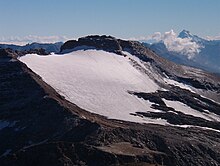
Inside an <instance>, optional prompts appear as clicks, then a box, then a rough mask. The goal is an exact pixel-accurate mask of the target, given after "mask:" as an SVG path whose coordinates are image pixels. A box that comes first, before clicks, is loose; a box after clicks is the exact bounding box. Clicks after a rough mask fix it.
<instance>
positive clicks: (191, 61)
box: [143, 30, 220, 74]
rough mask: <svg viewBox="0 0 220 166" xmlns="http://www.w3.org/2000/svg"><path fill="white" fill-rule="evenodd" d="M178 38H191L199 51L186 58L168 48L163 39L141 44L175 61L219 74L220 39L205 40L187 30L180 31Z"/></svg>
mask: <svg viewBox="0 0 220 166" xmlns="http://www.w3.org/2000/svg"><path fill="white" fill-rule="evenodd" d="M178 38H180V39H191V41H192V42H195V43H196V44H197V45H199V50H200V51H199V52H198V53H196V54H195V55H194V56H193V57H192V58H188V57H187V56H186V55H184V54H183V53H181V52H175V51H170V50H168V48H167V46H166V44H165V43H164V41H163V40H161V41H159V42H156V43H152V44H149V43H147V42H144V43H143V44H144V45H145V46H146V47H148V48H150V49H152V50H153V51H154V52H156V53H157V54H158V55H160V56H162V57H164V58H166V59H168V60H170V61H173V62H175V63H178V64H182V65H187V66H191V67H196V68H200V69H203V70H206V71H209V72H212V73H218V74H220V40H206V39H203V38H201V37H199V36H197V35H193V34H191V33H190V32H189V31H187V30H183V31H182V32H180V33H179V35H178Z"/></svg>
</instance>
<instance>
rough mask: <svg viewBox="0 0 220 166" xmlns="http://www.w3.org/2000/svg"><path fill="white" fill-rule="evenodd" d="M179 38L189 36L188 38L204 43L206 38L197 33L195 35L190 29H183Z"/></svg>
mask: <svg viewBox="0 0 220 166" xmlns="http://www.w3.org/2000/svg"><path fill="white" fill-rule="evenodd" d="M178 38H182V39H185V38H188V39H191V40H192V41H193V42H196V43H203V42H205V41H206V40H205V39H203V38H201V37H199V36H197V35H193V34H191V33H190V31H187V30H185V29H184V30H182V31H181V32H180V33H179V35H178Z"/></svg>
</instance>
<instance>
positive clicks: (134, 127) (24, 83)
mask: <svg viewBox="0 0 220 166" xmlns="http://www.w3.org/2000/svg"><path fill="white" fill-rule="evenodd" d="M80 46H83V47H81V48H80ZM84 46H87V47H88V48H91V47H93V48H96V49H102V50H105V51H109V52H114V53H117V54H119V55H120V56H126V55H125V54H124V53H123V51H129V52H130V53H132V54H133V55H136V56H137V57H139V58H140V59H142V60H143V61H144V62H146V64H145V65H149V66H151V69H152V70H154V71H155V72H157V73H159V74H160V75H164V74H166V75H168V76H169V77H172V78H174V79H175V80H177V81H183V80H184V81H185V82H186V83H188V84H190V85H192V86H194V87H199V88H201V89H203V90H208V91H212V92H213V94H214V95H215V97H216V96H217V95H219V94H218V92H219V78H217V77H215V76H213V75H212V74H209V73H205V72H202V71H198V70H196V69H192V68H187V70H186V68H185V67H184V66H179V65H176V64H174V63H171V62H169V61H167V60H165V59H163V58H160V57H159V56H157V55H156V54H155V53H154V52H152V51H151V50H150V49H147V48H145V47H144V46H143V45H141V44H140V43H138V42H133V41H124V40H119V39H115V38H113V37H109V36H108V37H107V36H101V37H100V36H88V37H85V38H82V39H79V40H78V41H68V42H66V43H65V44H64V45H63V46H62V47H61V53H62V52H63V51H65V50H73V49H79V48H80V49H82V48H84V49H85V48H86V47H84ZM0 53H1V56H0V72H1V75H0V110H1V111H0V142H1V144H0V156H1V157H0V165H3V166H4V165H12V166H13V165H14V166H17V165H21V166H23V165H36V166H37V165H45V166H46V165H54V166H55V165H67V166H73V165H170V166H173V165H178V166H184V165H201V166H202V165H213V166H215V165H216V166H217V165H219V164H220V153H219V151H220V139H219V138H220V133H219V132H216V131H212V130H205V129H203V128H198V127H191V128H180V127H176V126H161V125H153V124H138V123H131V122H125V121H118V120H109V119H107V118H105V117H103V116H100V115H96V114H92V113H89V112H87V111H85V110H83V109H81V108H79V107H77V106H76V105H75V104H73V103H70V102H68V101H67V100H65V98H64V97H62V96H61V95H59V94H58V93H57V92H56V91H55V90H54V89H53V88H52V87H50V86H49V85H48V84H46V83H45V82H44V81H43V80H42V79H41V78H40V77H39V76H38V75H36V74H35V73H33V72H32V71H31V70H30V69H29V68H28V67H27V66H26V65H25V64H23V63H22V62H20V61H19V60H17V59H16V57H17V56H15V55H17V54H15V53H14V52H13V51H12V52H9V51H7V50H2V51H1V52H0ZM5 57H10V58H6V60H3V59H5ZM11 57H13V59H14V60H13V61H12V60H11ZM134 65H135V62H134ZM137 67H138V66H137ZM188 69H189V70H188ZM186 71H188V73H187V74H186V73H185V72H186ZM190 71H191V72H190ZM194 71H197V72H198V73H197V74H196V75H195V72H194ZM143 72H144V71H143ZM204 75H205V76H207V78H206V79H205V80H204V78H203V77H204ZM201 80H202V81H201ZM155 81H156V79H155ZM164 86H165V85H164ZM166 88H169V90H170V91H168V92H166V91H165V92H160V91H158V92H156V93H154V94H153V93H151V94H146V93H144V92H139V93H137V92H130V93H131V95H136V96H137V97H141V98H143V99H144V100H150V101H152V102H154V103H155V105H152V107H159V109H161V110H163V111H166V114H146V113H145V112H144V111H143V112H137V114H136V115H134V116H150V117H157V116H165V118H167V119H168V121H169V122H170V123H173V124H188V125H195V126H200V127H202V126H203V127H211V128H213V129H216V130H219V122H207V121H203V120H201V119H196V118H195V117H190V116H185V115H180V114H178V115H180V116H175V115H176V114H175V113H171V112H169V111H173V112H176V110H173V109H172V108H169V107H167V106H166V105H165V103H163V100H162V98H166V99H170V100H175V101H180V100H182V101H183V102H186V103H187V104H189V101H187V100H192V101H193V102H192V103H191V107H197V108H198V109H203V108H207V109H209V110H210V111H212V112H214V113H216V114H218V115H219V114H220V113H219V107H220V106H219V104H217V103H216V102H213V101H212V100H209V99H206V98H204V97H201V96H200V95H196V94H195V93H192V92H190V91H189V90H184V89H181V88H179V87H176V86H171V85H169V86H168V87H166ZM171 89H172V90H171ZM180 94H185V95H182V96H180ZM194 97H195V98H197V99H198V100H199V101H201V102H198V101H197V102H196V99H195V98H194ZM215 97H214V98H215ZM193 99H194V100H193ZM186 122H187V123H186ZM204 124H205V125H204Z"/></svg>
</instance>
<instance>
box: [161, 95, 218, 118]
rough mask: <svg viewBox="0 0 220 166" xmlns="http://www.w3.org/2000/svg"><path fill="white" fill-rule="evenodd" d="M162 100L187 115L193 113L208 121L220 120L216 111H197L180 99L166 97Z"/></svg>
mask: <svg viewBox="0 0 220 166" xmlns="http://www.w3.org/2000/svg"><path fill="white" fill-rule="evenodd" d="M162 100H163V101H164V102H165V104H166V105H167V106H168V107H172V108H174V109H175V110H176V111H179V112H182V113H184V114H186V115H192V116H194V117H199V118H203V119H205V120H208V121H219V120H220V119H219V116H218V115H216V114H214V113H205V112H200V111H197V110H195V109H192V108H190V107H189V106H187V105H186V104H184V103H181V102H179V101H171V100H166V99H164V98H163V99H162Z"/></svg>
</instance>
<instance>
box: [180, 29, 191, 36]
mask: <svg viewBox="0 0 220 166" xmlns="http://www.w3.org/2000/svg"><path fill="white" fill-rule="evenodd" d="M192 36H193V35H192V34H191V33H190V31H188V30H185V29H184V30H182V31H181V32H180V33H179V35H178V37H180V38H190V37H192Z"/></svg>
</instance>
